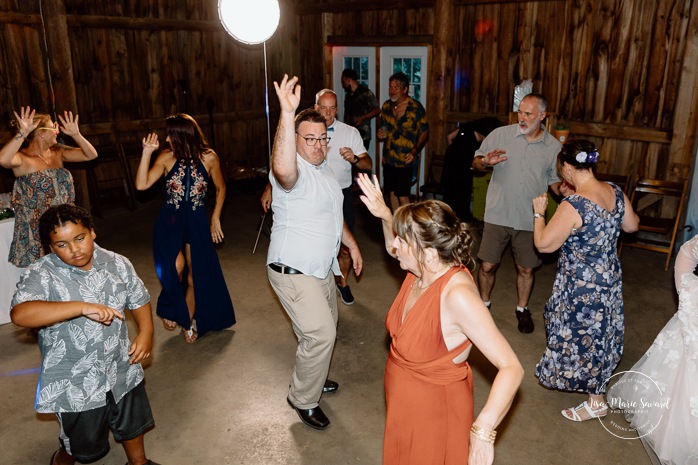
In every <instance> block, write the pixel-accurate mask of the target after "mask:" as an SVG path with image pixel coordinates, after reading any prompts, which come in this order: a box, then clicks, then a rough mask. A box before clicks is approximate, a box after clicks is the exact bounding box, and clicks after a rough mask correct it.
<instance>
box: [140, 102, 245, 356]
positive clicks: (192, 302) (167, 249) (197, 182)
mask: <svg viewBox="0 0 698 465" xmlns="http://www.w3.org/2000/svg"><path fill="white" fill-rule="evenodd" d="M166 131H167V139H166V141H167V142H168V143H169V144H170V148H169V149H165V150H163V151H162V152H161V153H160V154H159V155H158V157H157V159H156V160H155V162H154V163H153V166H152V167H150V169H149V168H148V167H149V166H150V158H151V156H152V154H153V152H154V151H155V150H157V148H158V146H159V143H158V136H157V135H156V134H154V133H152V134H149V135H148V136H147V137H145V138H143V155H142V157H141V162H140V165H139V166H138V172H137V174H136V188H137V189H138V190H145V189H147V188H149V187H150V186H152V185H153V183H155V181H157V180H158V179H160V178H161V177H163V176H165V185H166V188H167V192H166V194H165V205H163V207H162V209H161V210H160V214H159V216H158V219H157V221H156V223H155V230H154V234H153V236H154V241H153V254H154V256H155V268H156V271H157V274H158V278H159V279H160V283H161V284H162V292H161V293H160V296H159V297H158V303H157V314H158V316H159V317H161V318H162V319H163V326H164V327H165V328H166V329H168V330H174V329H176V328H177V326H178V325H179V326H181V327H182V332H183V333H184V338H185V340H186V341H187V342H194V341H195V340H196V338H197V337H198V335H202V336H203V335H204V334H205V333H206V332H207V331H211V330H221V329H224V328H227V327H229V326H232V325H233V324H235V312H234V310H233V304H232V302H231V300H230V294H229V293H228V287H227V286H226V284H225V279H224V277H223V272H222V270H221V266H220V262H219V261H218V255H217V254H216V250H215V248H214V245H213V244H214V242H215V243H219V242H221V241H223V230H222V229H221V221H220V217H221V211H222V210H223V202H224V200H225V182H224V180H223V174H222V173H221V167H220V161H219V160H218V155H216V152H214V151H213V150H211V149H210V148H209V147H208V144H207V143H206V139H205V138H204V135H203V133H202V132H201V128H199V125H198V124H196V121H194V118H192V117H191V116H189V115H185V114H182V113H180V114H176V115H173V116H170V117H169V118H167V120H166ZM209 181H212V182H213V185H214V186H215V188H216V203H215V206H214V208H213V214H212V215H211V223H210V226H209V222H208V218H207V215H206V191H207V188H208V185H209ZM194 320H196V329H194V325H193V321H194Z"/></svg>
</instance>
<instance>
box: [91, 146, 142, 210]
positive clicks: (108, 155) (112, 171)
mask: <svg viewBox="0 0 698 465" xmlns="http://www.w3.org/2000/svg"><path fill="white" fill-rule="evenodd" d="M95 148H96V149H97V153H98V157H97V159H95V160H92V161H90V162H88V163H87V164H86V165H87V185H88V191H89V195H90V205H91V206H92V212H93V213H94V214H95V216H99V217H101V216H102V212H103V209H104V208H105V207H106V206H126V207H128V209H129V210H133V209H135V208H136V198H135V188H134V185H133V176H132V175H131V170H130V167H129V166H128V162H127V160H126V156H125V154H124V151H123V148H122V146H121V145H120V144H110V145H101V146H98V147H95Z"/></svg>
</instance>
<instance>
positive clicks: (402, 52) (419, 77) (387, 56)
mask: <svg viewBox="0 0 698 465" xmlns="http://www.w3.org/2000/svg"><path fill="white" fill-rule="evenodd" d="M380 57H381V58H380V89H381V95H383V96H385V98H384V100H385V99H387V98H388V85H389V84H390V83H389V81H388V79H390V76H392V75H393V74H395V73H398V72H403V73H405V74H406V75H407V77H409V78H410V93H409V95H410V97H412V98H413V99H415V100H417V101H419V102H420V103H421V104H422V105H423V106H424V108H425V109H426V110H427V111H429V110H428V109H427V82H426V78H427V47H381V48H380ZM424 158H425V157H424V150H422V153H421V154H420V157H419V170H418V171H417V172H416V173H415V176H417V175H418V176H419V179H417V183H416V184H415V185H414V186H413V187H412V194H413V195H416V196H419V187H420V186H421V185H423V184H424V173H425V169H424Z"/></svg>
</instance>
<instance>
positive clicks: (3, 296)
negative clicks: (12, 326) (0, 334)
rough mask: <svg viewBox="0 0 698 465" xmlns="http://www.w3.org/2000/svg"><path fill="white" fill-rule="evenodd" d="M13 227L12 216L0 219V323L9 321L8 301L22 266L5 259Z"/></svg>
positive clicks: (10, 298) (10, 299) (10, 300)
mask: <svg viewBox="0 0 698 465" xmlns="http://www.w3.org/2000/svg"><path fill="white" fill-rule="evenodd" d="M14 229H15V220H14V218H10V219H7V220H2V221H0V325H4V324H6V323H9V322H10V303H11V302H12V295H13V294H14V292H15V289H16V287H17V281H19V276H20V275H21V274H22V268H17V267H16V266H14V265H13V264H12V263H10V262H8V261H7V257H8V256H9V255H10V244H11V243H12V235H13V234H14Z"/></svg>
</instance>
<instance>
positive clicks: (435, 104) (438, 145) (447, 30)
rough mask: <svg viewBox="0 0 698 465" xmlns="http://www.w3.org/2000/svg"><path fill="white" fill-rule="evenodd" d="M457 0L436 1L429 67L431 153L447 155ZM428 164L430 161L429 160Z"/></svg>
mask: <svg viewBox="0 0 698 465" xmlns="http://www.w3.org/2000/svg"><path fill="white" fill-rule="evenodd" d="M454 17H455V12H454V8H453V0H436V2H435V4H434V41H433V45H432V47H431V66H430V68H429V81H428V82H429V94H428V96H427V99H428V104H427V118H428V121H429V150H428V151H427V152H428V153H427V160H426V161H427V162H428V161H429V153H440V154H443V153H444V151H445V150H446V142H445V141H446V111H447V110H448V109H449V108H450V106H451V102H452V100H453V98H452V95H451V93H452V89H451V88H450V87H448V84H449V83H452V82H453V60H454V57H455V49H454V43H453V34H452V31H453V21H454ZM426 166H428V163H426Z"/></svg>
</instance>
